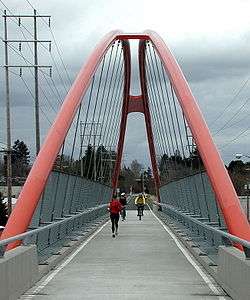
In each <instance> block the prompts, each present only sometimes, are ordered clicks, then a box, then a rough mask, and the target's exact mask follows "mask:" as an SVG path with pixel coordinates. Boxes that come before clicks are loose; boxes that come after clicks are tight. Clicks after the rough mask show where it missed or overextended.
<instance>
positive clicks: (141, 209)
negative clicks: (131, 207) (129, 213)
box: [137, 205, 143, 221]
mask: <svg viewBox="0 0 250 300" xmlns="http://www.w3.org/2000/svg"><path fill="white" fill-rule="evenodd" d="M137 212H138V214H137V215H138V217H139V220H140V221H141V217H142V216H143V205H138V208H137Z"/></svg>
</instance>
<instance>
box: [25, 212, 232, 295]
mask: <svg viewBox="0 0 250 300" xmlns="http://www.w3.org/2000/svg"><path fill="white" fill-rule="evenodd" d="M184 251H185V250H184ZM187 255H188V254H187ZM69 261H70V262H69ZM68 262H69V263H68ZM64 265H65V266H64V267H63V268H60V267H59V268H60V271H59V270H58V269H56V270H54V271H52V272H51V273H50V274H49V275H48V276H47V277H45V278H43V279H42V280H41V281H40V282H39V283H38V284H37V285H36V286H35V287H34V288H32V289H31V290H30V291H29V292H28V293H27V294H26V296H25V295H24V296H23V297H22V299H31V298H33V299H37V300H38V299H51V300H52V299H53V300H56V299H60V300H61V299H74V300H77V299H102V300H103V299H178V300H180V299H185V300H188V299H190V300H191V299H192V300H193V299H229V298H228V297H225V296H222V295H221V296H218V297H217V296H215V293H214V292H213V291H212V290H211V289H210V288H209V286H208V284H207V283H205V281H204V279H203V278H202V277H201V276H200V274H199V273H198V272H197V270H196V269H195V268H194V266H193V265H192V264H191V263H190V262H189V261H188V259H187V258H186V257H185V255H184V254H183V253H182V251H181V250H180V249H179V248H178V247H177V245H176V243H175V241H174V240H173V238H172V237H171V236H170V235H169V233H168V232H167V231H166V230H165V229H164V228H163V226H162V225H161V224H160V223H159V221H158V220H157V219H156V218H155V217H154V216H153V214H152V213H151V212H150V211H146V212H145V215H144V217H143V220H142V221H139V220H138V219H137V217H136V212H135V211H128V217H127V220H126V221H125V222H120V230H119V235H118V237H116V238H112V237H111V232H110V224H108V225H106V226H105V227H104V228H103V229H102V230H101V231H100V232H99V233H97V234H96V236H95V237H94V238H93V239H92V240H90V241H89V242H88V243H87V244H86V243H85V246H84V247H83V248H82V249H81V250H80V251H79V252H78V253H77V254H75V255H74V257H73V258H72V259H71V258H69V259H68V261H66V262H64ZM198 268H199V267H198ZM58 271H59V272H58ZM203 275H204V274H203ZM42 286H44V287H43V288H42ZM211 286H212V289H216V288H217V287H216V284H213V283H211Z"/></svg>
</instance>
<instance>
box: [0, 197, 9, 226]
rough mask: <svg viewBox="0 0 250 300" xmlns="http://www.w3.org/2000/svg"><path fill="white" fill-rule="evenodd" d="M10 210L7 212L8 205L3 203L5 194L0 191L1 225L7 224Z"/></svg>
mask: <svg viewBox="0 0 250 300" xmlns="http://www.w3.org/2000/svg"><path fill="white" fill-rule="evenodd" d="M7 215H8V212H7V207H6V205H5V204H4V203H3V195H2V193H1V192H0V226H5V225H6V223H7V220H8V217H7Z"/></svg>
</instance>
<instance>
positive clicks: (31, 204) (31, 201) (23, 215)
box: [0, 30, 130, 249]
mask: <svg viewBox="0 0 250 300" xmlns="http://www.w3.org/2000/svg"><path fill="white" fill-rule="evenodd" d="M120 34H121V31H119V30H115V31H111V32H109V33H108V34H107V35H106V36H104V38H103V39H102V40H101V41H100V42H99V44H98V45H97V46H96V48H95V49H94V51H93V53H92V54H91V56H90V57H89V59H88V60H87V63H86V64H85V65H84V66H83V67H82V68H81V70H80V72H79V74H78V76H77V77H76V79H75V81H74V83H73V85H72V87H71V89H70V91H69V92H68V94H67V96H66V98H65V99H64V102H63V105H62V107H61V109H60V111H59V113H58V115H57V117H56V119H55V121H54V123H53V125H52V127H51V128H50V130H49V132H48V135H47V137H46V139H45V141H44V143H43V145H42V147H41V150H40V152H39V154H38V156H37V158H36V160H35V162H34V164H33V166H32V169H31V171H30V173H29V176H28V178H27V180H26V182H25V184H24V186H23V188H22V191H21V193H20V195H19V198H18V201H17V203H16V205H15V208H14V209H13V211H12V213H11V215H10V217H9V219H8V222H7V224H6V227H5V229H4V231H3V233H2V235H1V238H0V239H1V240H2V239H6V238H8V237H11V236H14V235H17V234H20V233H23V232H25V231H26V230H27V228H28V226H29V224H30V222H31V219H32V216H33V214H34V212H35V209H36V206H37V204H38V202H39V199H40V196H41V194H42V192H43V190H44V188H45V185H46V182H47V179H48V177H49V174H50V172H51V170H52V167H53V164H54V161H55V159H56V157H57V154H58V152H59V151H60V148H61V146H62V144H63V141H64V139H65V137H66V135H67V132H68V130H69V128H70V126H71V123H72V121H73V119H74V116H75V114H76V112H77V109H78V108H79V105H80V103H81V99H82V98H83V96H84V95H85V93H86V92H87V89H88V86H89V84H90V81H91V78H92V76H93V75H94V73H95V72H96V70H97V68H98V66H99V64H100V62H101V59H102V58H103V56H104V54H105V53H106V52H107V50H108V49H109V47H110V46H111V45H112V44H113V42H115V41H116V40H118V39H119V38H118V37H119V36H120ZM123 49H124V51H123V53H124V75H125V84H124V92H123V94H124V95H123V97H124V100H125V101H124V102H126V99H128V97H129V96H128V95H129V82H130V50H129V43H128V41H126V39H123ZM125 125H126V124H125ZM19 244H20V242H16V243H12V244H11V245H9V246H8V249H11V248H14V247H15V246H17V245H19Z"/></svg>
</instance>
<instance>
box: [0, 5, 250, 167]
mask: <svg viewBox="0 0 250 300" xmlns="http://www.w3.org/2000/svg"><path fill="white" fill-rule="evenodd" d="M3 2H4V4H5V5H7V6H8V8H9V9H10V10H11V11H12V12H13V13H16V14H23V13H32V8H31V7H30V6H29V4H28V2H27V1H25V0H8V1H7V0H3ZM30 3H31V4H32V5H33V6H34V7H36V9H37V10H38V12H39V14H49V15H51V16H52V19H51V28H52V30H53V33H54V35H55V37H56V41H57V43H58V45H59V47H60V49H61V52H62V56H63V60H64V62H65V64H66V66H67V69H68V73H69V76H70V79H71V80H73V79H74V78H75V76H76V75H77V72H78V71H79V69H80V68H81V66H82V64H84V62H85V61H86V59H87V57H88V55H90V53H91V51H92V50H93V48H94V46H95V45H96V44H97V43H98V41H99V40H100V39H101V38H102V36H103V35H105V34H106V33H107V32H109V31H110V30H113V29H121V30H123V31H124V32H141V31H143V30H145V29H152V30H155V31H157V32H158V33H159V34H160V35H161V36H162V37H163V39H164V40H165V42H166V44H167V45H168V46H169V48H170V49H171V51H172V52H173V54H174V55H175V57H176V59H177V61H178V62H179V64H180V66H181V68H182V70H183V72H184V74H185V76H186V78H187V80H188V82H189V84H190V87H191V89H192V91H193V94H194V96H195V98H196V100H197V102H198V104H199V106H200V109H201V111H202V113H203V115H204V117H205V119H206V121H207V123H208V126H209V128H210V129H211V132H212V133H213V135H214V140H215V142H216V145H217V146H218V148H219V149H220V151H221V155H222V158H223V159H224V160H225V162H226V163H227V162H228V161H230V160H232V159H233V158H234V154H235V153H239V152H242V153H244V154H247V155H250V138H249V136H250V118H249V112H250V82H248V78H249V77H250V18H249V11H250V1H247V0H246V1H244V0H242V1H240V0H235V1H230V0H227V1H224V0H220V1H218V0H217V1H214V0H210V1H198V0H197V1H194V0H189V1H183V0H182V1H180V0H179V1H178V0H175V1H166V0H163V1H159V0H154V1H145V0H139V1H138V0H133V1H131V0H126V1H121V0H89V1H87V0H74V1H59V0H42V1H41V0H39V1H38V0H30ZM0 9H1V10H3V9H4V6H3V5H2V4H1V3H0ZM26 22H27V23H25V26H27V28H30V29H31V30H32V27H30V24H31V23H29V22H28V21H26ZM2 32H3V30H2V21H1V36H3V33H2ZM24 34H26V36H27V37H28V36H29V35H28V33H27V32H26V33H25V32H24ZM9 36H10V37H13V38H14V37H20V38H21V37H22V36H21V32H20V30H16V25H15V24H10V26H9ZM39 37H40V38H48V39H51V33H50V31H49V29H48V27H47V26H45V24H44V23H43V22H40V23H39ZM1 48H2V49H1V52H0V53H1V54H0V55H1V62H2V63H3V53H4V52H3V45H2V46H1ZM133 49H135V47H133ZM28 50H29V49H28V48H25V46H24V49H23V51H22V53H24V54H25V55H26V57H28V58H30V59H31V57H29V51H28ZM53 51H54V52H53ZM52 55H55V56H54V57H55V59H56V61H58V62H59V59H58V58H57V56H56V52H55V45H54V44H53V43H52ZM133 55H134V56H136V55H137V53H136V51H134V53H133ZM10 59H11V62H12V63H20V62H21V60H20V59H19V58H18V56H17V55H16V54H15V53H12V54H11V55H10ZM39 59H40V63H42V64H49V65H50V64H52V65H53V66H54V62H53V60H52V59H51V56H50V54H49V53H48V51H47V50H45V49H44V48H40V57H39ZM58 65H59V63H58ZM59 66H60V68H61V69H60V72H61V76H62V77H63V81H64V82H65V84H64V85H65V87H64V85H63V84H62V83H61V80H60V78H59V77H58V76H57V75H56V72H55V71H54V69H53V74H55V75H54V76H55V77H54V78H55V79H54V80H55V83H56V85H57V88H58V91H59V93H60V95H61V97H63V95H65V94H66V90H67V89H68V88H69V84H68V81H67V77H66V75H65V73H64V72H63V68H62V67H61V65H59ZM3 72H4V70H2V72H1V77H0V80H1V81H0V84H1V85H0V88H1V91H0V92H1V94H0V101H1V103H0V110H1V111H0V121H1V122H0V142H5V141H6V137H5V115H4V113H5V112H4V82H3V78H4V77H3V75H4V73H3ZM15 72H17V73H18V72H19V70H16V71H15ZM23 72H25V76H26V77H24V78H26V80H27V81H28V83H29V84H31V85H30V88H32V78H31V76H30V75H29V73H28V71H27V70H25V71H23ZM17 75H18V74H17ZM17 75H15V74H12V75H11V92H12V94H11V97H12V98H11V99H12V109H11V110H12V140H13V141H14V140H15V139H16V138H19V139H23V140H24V141H25V142H26V143H27V144H28V146H29V147H30V148H31V149H32V151H33V149H34V125H33V102H32V98H31V96H30V95H29V93H27V91H26V90H25V89H24V86H23V82H22V81H21V79H20V78H18V76H17ZM40 84H41V88H42V89H44V92H45V93H46V95H47V96H46V97H47V98H48V99H49V100H50V101H52V103H53V105H54V110H55V111H56V110H58V108H59V104H57V102H56V101H55V99H54V98H53V97H54V96H53V94H52V93H51V92H50V91H49V89H48V88H47V83H46V80H45V79H44V78H41V83H40ZM131 93H132V94H138V93H139V91H138V84H137V79H136V77H134V80H133V84H132V91H131ZM41 96H42V97H43V96H44V95H43V94H42V92H41ZM248 99H249V101H248ZM49 100H48V101H49ZM44 101H45V100H44ZM248 102H249V103H248ZM230 103H232V105H230V106H229V104H230ZM44 105H45V104H44ZM226 107H228V108H227V109H226V110H225V108H226ZM42 109H44V114H42V113H41V127H42V138H44V136H45V134H46V132H47V130H48V128H49V126H50V123H49V121H50V122H51V121H52V120H53V118H54V117H55V111H52V110H51V111H47V110H46V107H45V106H44V107H43V106H42ZM238 110H239V112H238V113H237V111H238ZM235 113H237V114H236V115H235V116H234V114H235ZM45 115H46V116H45ZM218 117H219V118H218ZM231 118H232V119H231ZM248 128H249V130H248ZM217 132H218V133H217ZM234 139H235V141H233V140H234ZM124 158H125V162H129V161H131V160H132V159H138V160H139V161H141V162H143V163H144V164H145V165H146V164H147V161H148V150H147V143H146V138H145V129H144V123H143V117H142V116H141V115H140V114H134V115H131V116H130V117H129V122H128V129H127V137H126V147H125V156H124Z"/></svg>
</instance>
